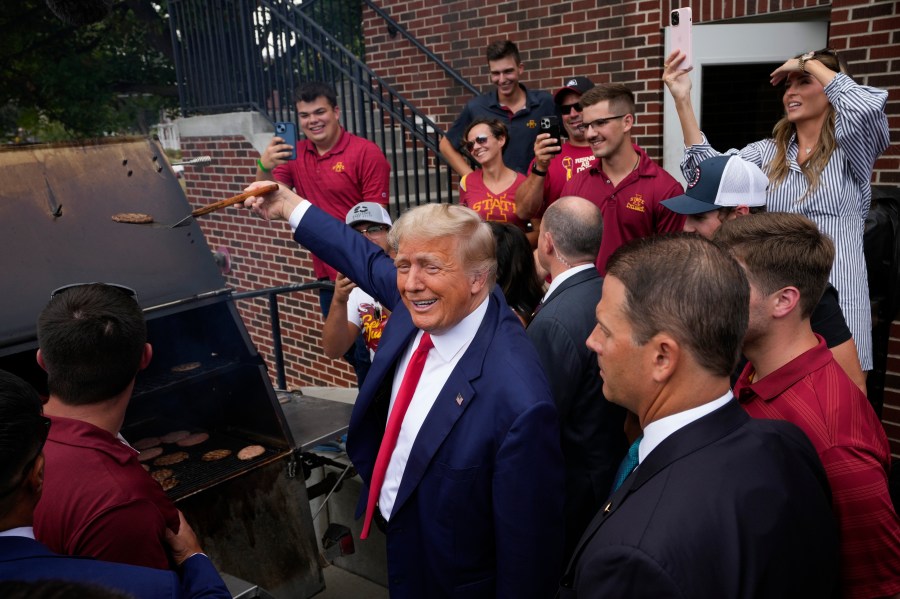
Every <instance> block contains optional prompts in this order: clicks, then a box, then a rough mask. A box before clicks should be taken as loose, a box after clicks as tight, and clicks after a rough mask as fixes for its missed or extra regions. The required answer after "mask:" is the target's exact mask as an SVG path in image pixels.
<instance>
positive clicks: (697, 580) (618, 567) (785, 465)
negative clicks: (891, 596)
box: [560, 400, 838, 599]
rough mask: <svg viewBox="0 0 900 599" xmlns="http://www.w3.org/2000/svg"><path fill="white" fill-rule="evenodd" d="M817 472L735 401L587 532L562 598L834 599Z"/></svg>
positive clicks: (826, 503) (663, 447)
mask: <svg viewBox="0 0 900 599" xmlns="http://www.w3.org/2000/svg"><path fill="white" fill-rule="evenodd" d="M837 566H838V534H837V525H836V522H835V519H834V515H833V514H832V511H831V493H830V491H829V487H828V481H827V479H826V478H825V471H824V469H823V468H822V464H821V462H819V459H818V457H817V455H816V452H815V450H814V449H813V447H812V445H811V444H810V442H809V440H808V439H807V438H806V436H805V435H804V434H803V432H802V431H801V430H800V429H799V428H797V427H796V426H794V425H793V424H790V423H789V422H783V421H775V420H761V419H751V418H750V417H749V416H748V415H747V414H746V413H745V412H744V411H743V410H742V409H741V408H740V406H739V405H738V404H737V402H736V401H733V400H732V401H731V402H729V403H728V404H727V405H725V406H723V407H722V408H720V409H718V410H716V411H715V412H712V413H711V414H709V415H707V416H704V417H703V418H700V419H699V420H696V421H694V422H692V423H691V424H689V425H687V426H685V427H684V428H682V429H680V430H678V431H676V432H675V433H673V434H672V435H671V436H669V437H667V438H666V439H665V440H664V441H663V442H662V443H660V444H659V446H657V447H656V448H655V449H654V450H653V451H652V452H651V453H650V454H649V455H648V456H647V458H646V459H645V460H644V461H643V462H642V463H641V465H640V466H639V467H638V469H637V470H635V472H634V473H633V474H632V475H631V476H630V477H629V478H627V479H626V480H625V483H624V484H623V485H622V486H621V487H620V488H619V490H618V491H616V493H614V494H613V496H612V497H611V498H610V500H609V502H608V503H607V505H605V506H604V507H603V508H602V509H601V511H600V513H599V514H597V517H596V518H594V520H593V521H592V522H591V524H590V526H588V529H587V530H586V531H585V533H584V536H583V537H582V539H581V541H580V542H579V545H578V547H577V548H576V551H575V556H574V557H573V558H572V561H571V562H570V564H569V567H568V568H567V572H566V575H565V576H564V578H563V585H562V587H563V588H561V590H560V597H561V598H564V599H569V598H572V597H578V598H579V599H584V598H589V597H596V598H599V597H604V598H607V599H608V598H610V597H653V598H654V599H657V598H660V597H683V598H690V599H704V598H709V599H722V598H729V599H731V598H750V597H754V598H757V597H758V598H760V599H763V598H765V599H778V598H785V599H788V598H790V599H797V598H805V597H809V598H821V597H833V596H835V592H836V590H837V573H838V567H837Z"/></svg>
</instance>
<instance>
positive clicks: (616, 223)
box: [560, 144, 684, 276]
mask: <svg viewBox="0 0 900 599" xmlns="http://www.w3.org/2000/svg"><path fill="white" fill-rule="evenodd" d="M634 149H635V151H636V152H637V153H638V154H639V155H640V161H639V163H638V167H637V168H636V169H635V170H634V171H632V172H631V173H629V174H628V176H626V177H625V178H624V179H622V181H620V182H619V184H618V185H613V184H612V182H611V181H610V180H609V178H608V177H607V176H606V174H604V172H603V171H602V170H600V164H599V163H596V164H595V165H594V166H593V167H591V168H589V169H588V170H586V171H584V172H582V173H580V174H578V175H575V177H573V178H572V180H571V181H569V182H568V183H566V184H565V185H564V186H563V189H562V192H560V195H562V196H580V197H582V198H585V199H588V200H590V201H591V202H593V203H594V204H596V205H597V206H598V207H599V208H600V213H601V214H602V215H603V240H602V241H601V242H600V253H599V254H598V255H597V270H599V271H600V274H601V275H603V276H606V262H607V260H609V257H610V255H612V253H613V252H614V251H616V249H617V248H618V247H619V246H620V245H622V244H625V243H628V242H629V241H631V240H632V239H638V238H640V237H649V236H650V235H657V234H660V233H671V232H673V231H681V230H682V229H683V228H684V216H682V215H681V214H676V213H674V212H672V211H671V210H669V209H668V208H666V207H665V206H663V205H662V204H661V203H660V202H662V201H663V200H668V199H669V198H671V197H674V196H677V195H681V194H682V193H684V190H683V189H682V187H681V184H680V183H678V181H676V180H675V179H674V178H673V177H672V175H670V174H669V173H667V172H666V171H664V170H663V169H661V168H660V167H659V166H658V165H657V164H656V163H655V162H653V161H652V160H650V157H649V156H647V153H646V152H644V150H642V149H641V148H640V147H638V146H637V145H636V144H635V146H634Z"/></svg>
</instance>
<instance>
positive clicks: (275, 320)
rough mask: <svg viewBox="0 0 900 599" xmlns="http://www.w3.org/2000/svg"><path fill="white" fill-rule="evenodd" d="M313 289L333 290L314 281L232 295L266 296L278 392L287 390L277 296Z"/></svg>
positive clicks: (320, 282) (329, 286)
mask: <svg viewBox="0 0 900 599" xmlns="http://www.w3.org/2000/svg"><path fill="white" fill-rule="evenodd" d="M314 289H334V283H333V282H331V281H315V282H313V283H297V284H294V285H283V286H281V287H267V288H266V289H255V290H253V291H241V292H239V293H234V294H232V296H231V297H232V299H234V300H241V299H253V298H257V297H262V296H266V297H267V298H268V300H269V323H270V327H271V329H272V351H273V352H274V354H275V377H276V379H277V381H278V386H277V389H278V390H280V391H286V390H287V377H286V376H285V372H284V347H283V345H282V342H281V315H280V313H279V311H278V296H279V295H281V294H283V293H294V292H297V291H312V290H314Z"/></svg>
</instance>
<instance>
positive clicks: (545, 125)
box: [540, 116, 562, 154]
mask: <svg viewBox="0 0 900 599" xmlns="http://www.w3.org/2000/svg"><path fill="white" fill-rule="evenodd" d="M540 125H541V126H540V132H541V133H549V134H550V137H551V138H552V139H555V140H556V141H557V145H559V146H562V130H561V129H560V126H559V117H557V116H542V117H541V123H540ZM560 152H562V147H560V149H559V150H557V151H555V152H553V153H554V154H559V153H560Z"/></svg>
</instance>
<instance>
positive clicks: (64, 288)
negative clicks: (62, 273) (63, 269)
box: [50, 282, 138, 301]
mask: <svg viewBox="0 0 900 599" xmlns="http://www.w3.org/2000/svg"><path fill="white" fill-rule="evenodd" d="M88 285H104V286H106V287H112V288H113V289H118V290H119V291H121V292H122V293H124V294H125V295H127V296H128V297H130V298H131V299H133V300H134V301H138V296H137V291H135V290H134V289H132V288H131V287H126V286H125V285H119V284H117V283H99V282H94V283H72V284H71V285H63V286H62V287H57V288H56V289H54V290H53V291H51V292H50V299H53V298H54V297H56V296H57V295H60V294H61V293H64V292H66V291H68V290H69V289H76V288H78V287H87V286H88Z"/></svg>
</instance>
